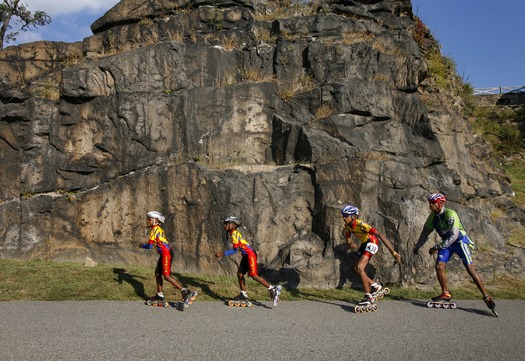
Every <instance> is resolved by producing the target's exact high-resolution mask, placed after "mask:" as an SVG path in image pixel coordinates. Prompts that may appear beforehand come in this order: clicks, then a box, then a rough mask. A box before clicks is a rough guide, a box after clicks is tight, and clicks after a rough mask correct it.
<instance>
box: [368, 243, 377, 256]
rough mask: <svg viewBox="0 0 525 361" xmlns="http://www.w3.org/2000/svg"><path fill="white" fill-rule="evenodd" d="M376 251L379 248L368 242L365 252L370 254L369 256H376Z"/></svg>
mask: <svg viewBox="0 0 525 361" xmlns="http://www.w3.org/2000/svg"><path fill="white" fill-rule="evenodd" d="M378 249H379V247H378V246H377V244H375V243H372V242H368V243H367V244H366V248H365V251H366V252H370V254H376V252H377V250H378Z"/></svg>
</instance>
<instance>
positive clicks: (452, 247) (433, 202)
mask: <svg viewBox="0 0 525 361" xmlns="http://www.w3.org/2000/svg"><path fill="white" fill-rule="evenodd" d="M446 200H447V199H446V197H445V195H444V194H441V193H433V194H431V195H429V196H428V205H429V207H430V210H431V213H430V215H429V216H428V218H427V221H426V222H425V225H424V226H423V230H422V231H421V234H420V236H419V239H418V241H417V243H416V245H415V247H414V254H418V252H419V249H420V248H421V247H423V245H424V244H425V243H426V241H427V240H428V236H429V235H430V233H432V231H434V230H435V231H436V232H437V233H438V235H439V237H441V242H440V243H439V244H437V245H436V246H434V247H432V248H430V250H429V253H430V254H436V253H437V261H436V274H437V278H438V281H439V285H440V286H441V295H439V296H436V297H433V298H432V301H434V302H438V301H450V299H451V298H452V296H451V295H450V292H449V291H448V286H447V277H446V275H445V269H446V267H447V263H448V261H449V259H450V257H451V256H452V255H453V254H454V253H456V254H457V255H458V256H459V258H460V259H461V261H462V262H463V265H464V266H465V269H466V270H467V272H468V274H469V275H470V277H471V278H472V280H473V281H474V283H475V284H476V286H477V287H478V289H479V290H480V292H481V294H482V296H483V300H484V301H485V303H486V304H487V306H488V307H489V308H490V309H491V310H493V311H494V309H495V307H496V304H495V303H494V301H493V300H492V298H491V297H490V295H489V293H488V292H487V290H486V289H485V285H484V284H483V281H482V280H481V277H480V276H479V275H478V274H477V272H476V270H475V268H474V264H473V260H472V253H471V249H473V248H474V243H473V242H472V241H471V240H470V239H469V237H468V236H467V232H466V231H465V228H464V227H463V224H462V223H461V220H460V219H459V216H458V214H457V213H456V211H454V210H452V209H450V208H446V207H445V202H446ZM496 315H497V314H496Z"/></svg>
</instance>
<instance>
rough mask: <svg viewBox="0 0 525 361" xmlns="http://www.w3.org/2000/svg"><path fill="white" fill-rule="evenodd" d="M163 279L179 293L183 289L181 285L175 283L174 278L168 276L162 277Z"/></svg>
mask: <svg viewBox="0 0 525 361" xmlns="http://www.w3.org/2000/svg"><path fill="white" fill-rule="evenodd" d="M164 279H165V280H166V281H168V282H169V283H171V284H172V285H173V286H174V287H175V288H176V289H178V290H179V291H180V290H182V289H183V288H184V287H183V286H182V284H181V283H180V282H179V281H177V279H176V278H174V277H171V276H170V275H164Z"/></svg>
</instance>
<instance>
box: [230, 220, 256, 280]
mask: <svg viewBox="0 0 525 361" xmlns="http://www.w3.org/2000/svg"><path fill="white" fill-rule="evenodd" d="M229 234H230V238H231V241H232V244H233V248H232V249H229V250H227V251H226V252H224V255H225V256H231V255H233V254H236V253H237V252H240V253H241V254H242V260H241V264H240V265H239V271H238V272H239V273H242V274H245V273H246V272H249V273H248V275H249V276H252V277H253V276H258V275H259V274H258V273H257V252H255V250H254V249H253V248H252V246H250V244H249V243H248V242H247V241H246V240H245V239H244V238H243V237H242V234H241V232H239V231H238V230H236V229H234V230H232V231H230V232H229Z"/></svg>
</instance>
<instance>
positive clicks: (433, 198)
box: [428, 193, 447, 203]
mask: <svg viewBox="0 0 525 361" xmlns="http://www.w3.org/2000/svg"><path fill="white" fill-rule="evenodd" d="M446 200H447V197H445V195H444V194H441V193H432V194H431V195H429V196H428V201H429V202H430V203H445V201H446Z"/></svg>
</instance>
